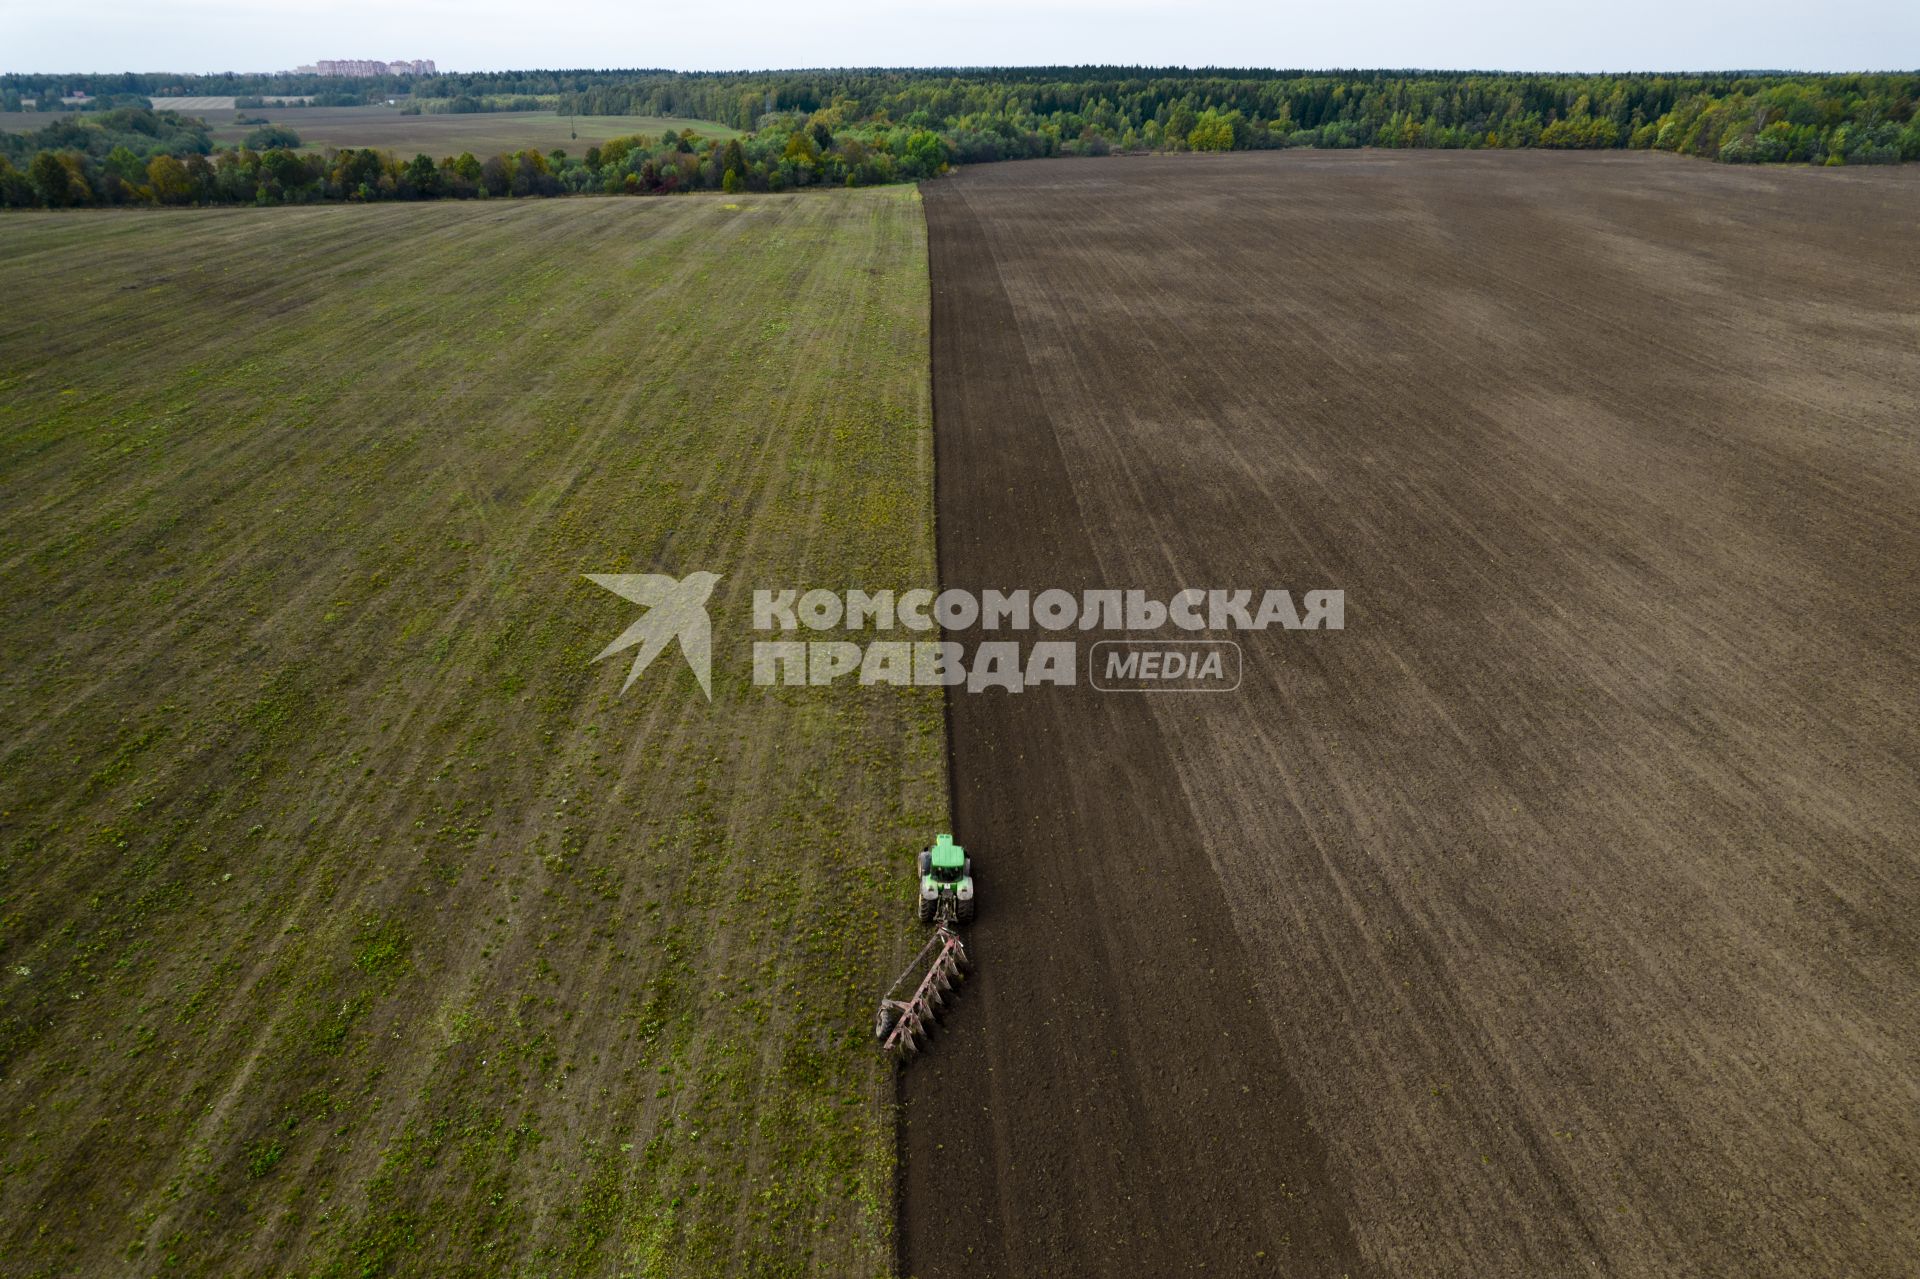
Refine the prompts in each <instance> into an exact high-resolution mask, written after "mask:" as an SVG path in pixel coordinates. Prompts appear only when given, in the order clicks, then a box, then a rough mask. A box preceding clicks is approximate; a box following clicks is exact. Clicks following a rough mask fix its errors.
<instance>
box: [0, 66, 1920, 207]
mask: <svg viewBox="0 0 1920 1279" xmlns="http://www.w3.org/2000/svg"><path fill="white" fill-rule="evenodd" d="M76 80H79V81H84V82H86V83H85V84H76V83H75V81H76ZM43 81H44V82H45V83H42V82H43ZM310 81H319V82H318V83H308V82H310ZM88 85H91V86H92V87H90V88H88V87H87V86H88ZM412 87H413V89H414V104H415V105H416V106H419V107H420V108H422V109H432V110H478V109H483V108H484V106H485V105H486V104H488V103H492V102H514V101H516V100H519V101H523V102H524V101H531V100H534V99H533V98H531V97H528V96H526V95H538V100H540V101H543V102H548V103H552V104H554V105H555V106H557V108H558V109H559V110H560V111H561V112H562V113H566V114H592V115H650V116H681V117H691V118H698V119H707V120H715V121H719V122H721V123H726V124H730V125H732V126H734V127H736V128H739V129H742V130H745V131H746V133H745V136H744V137H742V138H739V139H735V140H732V141H728V142H721V141H716V140H713V139H708V138H702V137H696V136H693V135H685V136H683V135H680V134H676V133H672V132H668V133H666V134H664V135H661V136H659V137H651V136H641V135H636V136H634V137H630V138H622V139H618V140H616V141H614V142H611V143H606V144H603V145H601V146H599V147H590V148H588V149H587V150H586V152H585V153H584V154H582V155H579V156H573V155H570V154H568V153H567V152H565V151H554V152H549V153H545V154H542V153H539V152H534V151H519V152H514V153H510V154H503V155H496V156H492V157H489V158H487V159H484V160H482V159H478V158H476V157H474V156H472V155H469V154H463V155H459V156H445V157H440V158H438V159H435V158H432V157H428V156H425V155H420V156H416V157H414V158H413V159H412V160H410V161H409V160H404V159H401V158H398V157H394V156H391V155H387V154H385V153H381V152H375V151H368V150H359V149H350V150H346V151H338V152H328V153H326V154H324V155H320V154H314V153H312V152H307V151H302V150H299V149H298V145H299V144H298V138H297V134H295V133H294V132H293V131H292V130H289V129H286V128H285V127H284V126H279V127H276V128H274V129H269V130H261V131H257V132H256V133H255V134H254V135H252V136H250V137H249V138H248V139H247V141H246V142H245V143H243V144H242V145H241V146H238V147H233V148H227V149H222V150H216V149H215V148H214V146H213V144H212V142H211V138H210V135H209V134H208V131H207V128H206V126H205V124H204V123H203V122H202V121H199V120H196V119H191V118H188V117H185V116H182V115H180V114H178V113H176V112H169V111H153V110H151V109H150V107H149V106H148V105H147V101H148V100H147V98H145V97H142V96H140V95H141V94H142V93H143V92H153V91H157V90H158V89H161V88H164V89H168V90H177V91H180V92H181V93H183V94H200V95H205V94H210V93H215V92H220V91H222V90H227V91H242V92H247V93H255V94H258V93H278V92H290V91H294V90H305V91H311V92H320V93H330V94H336V95H346V94H365V93H369V92H376V93H377V92H378V90H370V89H368V88H366V87H364V86H363V85H360V84H354V85H351V86H348V85H347V82H336V81H325V80H322V78H318V77H284V76H283V77H251V78H249V77H234V76H229V77H189V78H182V77H177V76H176V77H165V76H141V75H125V76H104V77H30V76H7V77H0V91H3V92H4V93H6V94H10V95H12V96H14V97H16V98H17V97H18V96H19V95H20V94H21V93H22V92H23V91H24V90H26V89H32V90H33V91H35V92H38V93H43V94H53V93H59V92H67V91H71V90H74V89H77V88H87V91H88V92H89V93H93V94H95V96H96V101H97V102H98V103H99V104H100V105H97V106H96V107H95V109H93V110H89V111H85V112H73V113H58V114H53V115H50V116H49V117H48V119H49V123H48V124H47V125H46V126H45V127H43V128H41V129H38V130H34V131H31V132H22V133H9V134H0V204H5V205H9V206H21V205H40V206H49V207H68V206H73V205H110V204H126V203H154V204H178V203H235V202H251V203H281V202H288V201H293V202H300V201H309V200H329V199H363V200H366V199H439V198H466V197H478V196H501V195H562V194H576V193H579V194H584V193H600V194H640V195H647V194H665V193H670V192H674V191H690V190H707V189H712V190H725V191H783V190H792V189H797V188H801V187H807V186H816V185H834V186H862V185H870V184H874V183H886V182H901V181H914V180H918V179H920V178H925V177H930V176H933V175H934V174H937V173H940V172H942V171H944V170H945V169H946V167H947V166H948V165H950V164H976V163H985V162H990V161H995V160H1009V159H1022V158H1029V157H1040V156H1058V155H1104V154H1107V153H1109V152H1112V151H1141V150H1146V151H1228V150H1250V149H1262V148H1275V147H1303V146H1304V147H1324V148H1346V147H1365V146H1374V147H1432V148H1518V147H1547V148H1572V149H1637V150H1665V151H1673V152H1678V153H1681V154H1685V155H1692V156H1699V157H1702V158H1706V159H1711V160H1717V161H1721V162H1727V163H1760V162H1790V163H1810V164H1884V163H1897V162H1899V161H1902V160H1913V159H1920V117H1917V116H1916V111H1915V107H1916V101H1917V100H1920V75H1912V74H1876V75H1868V74H1860V75H1785V74H1752V75H1747V74H1726V75H1653V74H1633V75H1614V76H1604V75H1529V76H1522V75H1505V74H1482V73H1467V72H1461V73H1440V72H1433V73H1401V72H1364V71H1356V72H1335V73H1305V72H1287V71H1234V72H1226V71H1215V70H1208V69H1202V70H1198V71H1185V70H1178V69H1158V70H1147V69H1139V68H1097V67H1088V68H1064V67H1043V68H1024V69H1012V70H994V71H956V70H877V71H793V72H774V73H765V74H738V75H735V74H723V73H668V72H603V71H577V72H503V73H491V74H485V75H443V76H435V77H427V78H424V79H421V80H419V81H417V82H415V83H414V84H413V85H412ZM429 93H431V94H441V95H445V96H441V97H424V96H423V95H426V94H429ZM236 96H239V94H238V93H236ZM113 103H118V104H120V105H106V104H113Z"/></svg>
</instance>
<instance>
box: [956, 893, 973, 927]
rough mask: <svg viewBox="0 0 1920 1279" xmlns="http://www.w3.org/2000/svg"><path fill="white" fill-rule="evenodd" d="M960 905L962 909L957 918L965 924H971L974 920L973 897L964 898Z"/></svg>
mask: <svg viewBox="0 0 1920 1279" xmlns="http://www.w3.org/2000/svg"><path fill="white" fill-rule="evenodd" d="M958 905H959V907H960V909H959V912H958V915H957V918H958V919H959V920H960V922H961V923H963V924H971V923H972V922H973V898H971V897H966V898H962V899H961V901H960V902H959V903H958Z"/></svg>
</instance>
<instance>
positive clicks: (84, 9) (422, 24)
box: [0, 0, 1920, 71]
mask: <svg viewBox="0 0 1920 1279" xmlns="http://www.w3.org/2000/svg"><path fill="white" fill-rule="evenodd" d="M317 58H382V59H395V58H433V59H435V60H436V61H437V62H438V63H439V64H440V66H441V68H442V69H445V70H458V71H469V70H500V69H507V68H527V67H673V68H676V69H682V70H716V69H721V70H740V69H750V70H760V69H766V68H771V67H820V66H956V65H967V66H1016V65H1037V64H1048V65H1051V64H1063V63H1064V64H1073V63H1145V64H1150V65H1160V66H1206V65H1211V66H1236V67H1247V66H1264V67H1429V68H1483V69H1495V70H1529V71H1534V70H1537V71H1632V70H1720V69H1733V68H1738V69H1757V68H1768V69H1772V68H1787V69H1792V70H1806V71H1843V70H1911V69H1915V68H1917V67H1920V0H1858V2H1857V3H1852V4H1848V5H1844V6H1839V7H1833V6H1826V5H1821V4H1814V3H1808V2H1807V0H1693V2H1692V3H1686V2H1684V0H1681V2H1675V0H1622V2H1621V3H1616V4H1607V5H1598V4H1587V3H1581V4H1574V3H1561V4H1556V5H1542V4H1518V3H1511V2H1508V3H1492V2H1490V0H1372V3H1367V4H1364V5H1352V4H1343V3H1340V2H1339V0H1319V2H1318V3H1308V4H1289V3H1285V0H1259V2H1252V3H1249V2H1239V0H1198V2H1197V3H1177V2H1174V0H1157V2H1155V3H1144V2H1142V0H1040V2H1039V3H1034V4H1020V3H1008V2H1006V0H971V2H970V3H964V4H962V3H948V2H946V0H917V2H916V3H912V4H907V3H901V4H895V5H889V4H879V3H872V2H865V3H863V2H860V0H809V2H807V3H796V2H794V0H784V2H782V3H763V2H762V0H722V2H721V3H717V4H688V3H685V2H684V0H681V2H679V3H672V4H664V5H658V6H655V5H647V4H635V3H632V2H631V0H549V2H548V3H542V4H527V3H525V0H513V2H512V3H508V2H507V0H94V2H91V3H88V4H86V5H84V6H80V5H66V4H57V3H46V0H0V71H228V70H234V71H274V70H284V69H287V68H290V67H293V66H296V65H298V64H300V63H303V62H312V61H314V60H315V59H317Z"/></svg>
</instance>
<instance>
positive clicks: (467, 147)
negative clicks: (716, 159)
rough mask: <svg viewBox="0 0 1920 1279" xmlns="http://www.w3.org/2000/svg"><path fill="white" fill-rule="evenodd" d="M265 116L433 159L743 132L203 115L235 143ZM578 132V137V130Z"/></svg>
mask: <svg viewBox="0 0 1920 1279" xmlns="http://www.w3.org/2000/svg"><path fill="white" fill-rule="evenodd" d="M236 114H238V115H245V116H246V117H247V118H248V119H260V118H263V117H264V118H265V119H268V120H271V121H273V122H274V123H275V124H284V125H287V126H289V127H291V128H292V129H293V130H294V131H295V132H297V133H298V134H299V135H300V141H301V142H302V143H303V144H304V145H305V146H307V147H309V148H316V149H317V148H323V147H374V148H377V149H379V150H382V151H392V152H394V153H396V154H398V155H401V156H408V157H410V156H413V155H415V154H418V153H420V152H425V153H426V154H428V155H430V156H433V157H434V158H435V159H438V158H440V157H441V156H446V155H458V154H460V152H462V151H471V152H473V153H474V154H475V155H477V156H480V157H482V158H485V157H486V156H490V155H495V154H498V153H500V152H503V151H520V150H525V149H527V148H529V147H531V148H533V149H535V150H539V151H552V150H554V149H555V148H556V147H557V148H560V149H562V150H566V151H571V152H579V151H584V150H586V149H587V148H588V147H590V146H592V145H593V144H594V143H596V142H605V141H606V140H607V139H609V138H624V137H631V136H632V135H633V134H636V133H651V134H655V135H658V134H661V133H664V132H665V131H666V130H668V129H678V130H679V131H681V132H683V133H685V132H693V133H697V134H700V135H701V136H703V137H710V138H735V137H739V136H740V134H739V131H738V130H736V129H729V128H728V127H727V126H726V125H724V124H715V123H713V122H712V121H710V120H682V119H677V118H672V117H667V116H649V115H592V116H565V115H556V114H555V113H553V112H551V111H495V112H487V113H483V114H477V115H401V114H400V112H399V111H397V110H395V109H394V108H392V107H279V108H275V107H253V108H250V109H248V110H246V111H244V112H232V111H224V112H222V111H208V112H204V113H202V115H203V118H205V120H206V122H207V123H208V124H209V125H211V126H212V128H213V136H214V140H215V141H216V142H220V143H233V142H238V141H240V140H241V139H242V138H244V137H246V136H247V134H248V133H250V132H252V131H253V130H254V129H256V128H258V127H259V126H258V125H252V124H236V123H235V122H234V116H235V115H236ZM576 135H577V136H576Z"/></svg>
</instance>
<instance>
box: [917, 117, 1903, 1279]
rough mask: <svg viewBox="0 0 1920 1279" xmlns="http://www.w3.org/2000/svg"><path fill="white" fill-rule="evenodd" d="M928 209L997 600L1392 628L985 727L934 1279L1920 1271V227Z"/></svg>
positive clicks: (1250, 638) (1526, 203) (1701, 172)
mask: <svg viewBox="0 0 1920 1279" xmlns="http://www.w3.org/2000/svg"><path fill="white" fill-rule="evenodd" d="M926 199H927V213H928V219H929V227H930V233H931V251H932V270H933V283H934V318H933V348H934V393H935V420H936V433H937V437H938V457H937V473H938V505H939V519H940V528H939V533H940V552H941V560H942V575H943V579H944V581H945V583H946V584H947V585H949V586H959V587H971V588H980V587H985V586H994V587H1002V588H1010V587H1019V586H1026V587H1029V588H1036V589H1037V588H1041V587H1054V586H1058V587H1065V588H1069V589H1085V588H1089V587H1095V588H1137V589H1142V590H1147V591H1150V592H1156V593H1158V594H1160V595H1161V596H1162V597H1163V598H1164V597H1165V595H1167V594H1170V593H1171V592H1172V591H1174V590H1176V589H1179V588H1181V587H1193V586H1199V587H1219V588H1254V589H1256V590H1257V589H1260V588H1264V587H1269V586H1281V587H1289V588H1292V589H1295V590H1304V589H1312V588H1318V587H1329V588H1338V589H1342V590H1344V591H1345V592H1346V593H1347V608H1346V629H1345V630H1343V631H1338V632H1320V633H1300V632H1283V631H1270V632H1263V633H1259V634H1253V633H1243V634H1241V635H1239V636H1237V638H1239V639H1240V640H1241V642H1242V644H1243V645H1244V648H1245V679H1244V682H1243V683H1242V685H1241V687H1240V689H1239V690H1238V691H1237V692H1236V693H1233V694H1229V695H1219V696H1207V697H1200V696H1189V697H1179V696H1162V697H1148V696H1139V695H1133V696H1128V695H1107V694H1101V693H1097V692H1094V691H1092V690H1091V689H1088V688H1085V687H1081V688H1078V689H1073V690H1041V691H1030V692H1028V693H1025V694H1022V695H1020V696H1017V697H1016V696H1009V695H1006V694H1003V693H980V694H972V695H968V694H964V693H963V694H956V695H955V696H954V697H953V698H952V702H951V732H952V739H953V740H952V750H953V781H954V800H955V804H956V809H957V811H956V815H955V821H956V825H957V828H958V830H959V833H960V834H961V835H962V836H963V838H964V839H965V841H966V842H967V843H968V844H970V845H971V846H972V847H973V849H974V851H975V853H976V855H977V857H978V861H979V866H980V875H981V883H982V892H983V905H982V912H981V918H980V921H979V923H978V924H977V925H976V926H975V928H974V934H973V946H974V950H975V953H976V956H977V958H978V961H979V975H978V980H977V981H975V982H973V983H971V984H970V985H969V988H968V990H967V993H966V996H965V998H964V999H963V1000H962V1001H961V1002H960V1004H959V1005H958V1007H957V1010H956V1012H955V1014H954V1015H953V1016H952V1017H951V1018H950V1021H949V1025H950V1030H949V1031H948V1033H946V1034H945V1035H944V1036H943V1037H942V1038H941V1039H940V1041H939V1042H938V1045H937V1047H936V1048H935V1050H934V1051H933V1052H932V1053H931V1054H930V1055H929V1056H927V1057H926V1058H924V1059H923V1060H922V1061H920V1062H919V1063H916V1065H915V1066H914V1067H913V1069H912V1070H911V1071H910V1072H909V1073H908V1075H907V1076H906V1083H905V1092H906V1101H907V1121H908V1128H907V1136H906V1139H905V1146H906V1154H907V1171H906V1174H905V1176H906V1184H905V1220H904V1225H903V1231H902V1233H903V1238H902V1250H903V1252H904V1261H905V1264H906V1269H908V1270H909V1271H910V1272H911V1273H913V1274H915V1275H919V1276H923V1277H924V1276H934V1275H1007V1276H1032V1275H1042V1274H1111V1275H1120V1274H1126V1275H1134V1274H1139V1275H1147V1274H1153V1275H1161V1274H1176V1273H1189V1272H1195V1273H1197V1272H1202V1271H1204V1272H1205V1273H1208V1274H1286V1275H1340V1274H1361V1273H1378V1274H1422V1275H1424V1274H1473V1275H1486V1274H1511V1275H1521V1274H1528V1275H1533V1274H1571V1273H1612V1274H1652V1273H1686V1274H1758V1273H1773V1274H1823V1275H1824V1274H1862V1275H1865V1274H1893V1273H1899V1272H1901V1270H1902V1269H1903V1268H1904V1267H1905V1266H1907V1265H1908V1264H1910V1259H1911V1257H1912V1256H1913V1255H1914V1250H1915V1248H1916V1246H1917V1245H1920V1219H1917V1217H1916V1208H1915V1197H1914V1182H1913V1180H1912V1179H1913V1177H1914V1176H1915V1169H1914V1167H1913V1164H1914V1162H1915V1152H1916V1150H1920V1120H1917V1119H1916V1116H1920V1084H1917V1083H1916V1078H1915V1073H1914V1069H1913V1062H1914V1061H1915V1060H1916V1059H1920V1010H1917V1009H1916V1004H1915V992H1916V990H1920V878H1916V876H1915V874H1914V871H1915V843H1916V839H1915V832H1916V831H1920V782H1917V781H1916V776H1917V775H1920V774H1917V770H1916V765H1920V733H1916V728H1920V709H1917V708H1920V646H1917V645H1916V642H1915V639H1914V636H1915V634H1916V625H1917V624H1920V583H1916V579H1915V570H1916V565H1920V500H1916V498H1917V497H1920V444H1917V443H1916V430H1915V423H1916V422H1920V310H1916V307H1915V305H1914V301H1913V298H1914V294H1913V282H1914V281H1915V280H1916V279H1920V249H1917V248H1916V245H1920V238H1916V236H1915V234H1914V232H1915V229H1916V228H1915V210H1916V209H1920V172H1909V171H1875V172H1851V171H1849V172H1830V171H1807V170H1764V171H1756V170H1740V169H1734V168H1725V167H1716V166H1711V165H1705V164H1699V163H1693V162H1688V161H1682V160H1677V159H1673V158H1671V157H1664V156H1649V155H1633V154H1620V155H1606V156H1562V155H1553V154H1547V153H1519V154H1498V155H1495V154H1485V155H1483V154H1473V155H1466V154H1423V153H1401V154H1391V153H1389V154H1377V153H1366V154H1357V153H1356V154H1345V155H1341V154H1308V153H1285V154H1269V155H1240V156H1232V157H1201V156H1191V157H1168V158H1163V159H1125V160H1109V161H1061V162H1040V163H1026V164H1007V165H996V166H986V167H981V168H977V169H970V170H968V171H967V172H965V173H964V174H962V175H960V176H958V177H955V178H950V179H944V180H942V181H939V182H936V183H932V184H929V185H928V187H927V188H926ZM1086 638H1088V639H1091V638H1097V636H1088V637H1086ZM1084 657H1085V653H1084V650H1083V659H1084Z"/></svg>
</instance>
